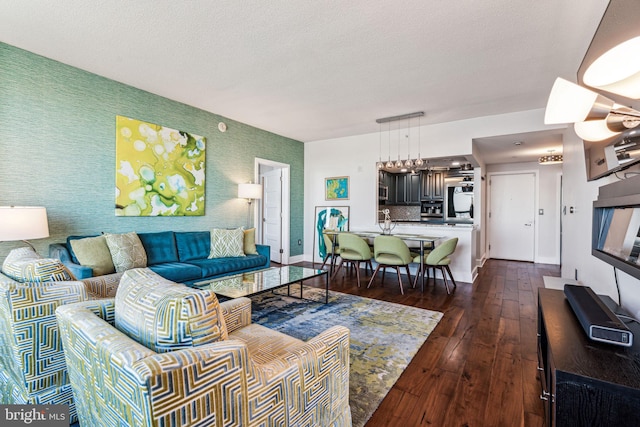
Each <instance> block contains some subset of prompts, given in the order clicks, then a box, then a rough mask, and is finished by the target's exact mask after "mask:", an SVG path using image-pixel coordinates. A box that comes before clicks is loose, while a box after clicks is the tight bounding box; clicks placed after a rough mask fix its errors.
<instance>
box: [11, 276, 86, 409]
mask: <svg viewBox="0 0 640 427" xmlns="http://www.w3.org/2000/svg"><path fill="white" fill-rule="evenodd" d="M87 299H88V296H87V292H86V290H85V286H84V284H83V283H82V282H42V283H18V282H15V281H13V280H11V279H9V278H7V277H6V276H4V275H2V274H0V329H1V331H0V403H3V404H26V403H28V404H36V405H47V404H66V405H69V415H70V418H71V420H70V421H74V420H75V419H76V416H75V408H74V405H73V394H72V392H71V386H70V385H69V380H68V376H67V370H66V366H65V363H64V354H63V353H62V346H61V342H60V339H59V338H58V326H57V323H56V316H55V309H56V308H57V307H58V306H60V305H63V304H69V303H73V302H78V301H84V300H87Z"/></svg>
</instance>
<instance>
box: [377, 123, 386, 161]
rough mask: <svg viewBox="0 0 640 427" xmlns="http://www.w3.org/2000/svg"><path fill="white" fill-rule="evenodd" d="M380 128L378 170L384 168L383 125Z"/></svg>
mask: <svg viewBox="0 0 640 427" xmlns="http://www.w3.org/2000/svg"><path fill="white" fill-rule="evenodd" d="M379 125H380V126H379V127H378V163H377V164H376V166H377V167H378V170H380V169H382V168H383V167H384V163H383V162H382V123H379Z"/></svg>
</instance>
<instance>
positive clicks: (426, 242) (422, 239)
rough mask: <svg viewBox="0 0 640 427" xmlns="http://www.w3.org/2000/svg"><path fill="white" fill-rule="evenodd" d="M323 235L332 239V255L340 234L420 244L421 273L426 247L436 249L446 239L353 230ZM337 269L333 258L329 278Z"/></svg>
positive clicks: (421, 287) (422, 283) (442, 237)
mask: <svg viewBox="0 0 640 427" xmlns="http://www.w3.org/2000/svg"><path fill="white" fill-rule="evenodd" d="M323 233H324V234H326V235H327V236H329V238H330V239H331V249H332V252H331V253H335V250H336V241H337V239H338V234H340V233H351V234H355V235H357V236H360V237H362V238H363V239H367V240H369V239H375V238H376V237H377V236H395V237H398V238H399V239H402V240H404V241H409V242H419V249H420V271H422V272H424V268H425V265H424V249H425V245H429V246H430V247H431V248H434V247H435V244H436V242H437V241H438V240H442V239H446V238H447V237H445V236H427V235H424V234H417V233H391V234H384V233H381V232H380V231H369V230H352V231H340V230H328V229H326V230H323ZM334 268H335V258H334V257H331V263H330V264H329V277H331V278H333V272H334ZM420 290H421V292H424V274H422V278H421V281H420Z"/></svg>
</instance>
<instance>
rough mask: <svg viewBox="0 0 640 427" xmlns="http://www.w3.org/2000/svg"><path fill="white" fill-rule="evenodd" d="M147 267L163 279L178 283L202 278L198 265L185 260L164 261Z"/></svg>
mask: <svg viewBox="0 0 640 427" xmlns="http://www.w3.org/2000/svg"><path fill="white" fill-rule="evenodd" d="M149 269H150V270H151V271H153V272H154V273H158V274H159V275H161V276H162V277H164V278H165V279H168V280H171V281H174V282H178V283H183V282H187V281H191V280H196V279H200V278H202V269H201V268H200V267H198V266H197V265H193V264H187V263H185V262H166V263H164V264H156V265H150V266H149Z"/></svg>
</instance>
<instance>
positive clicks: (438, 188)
mask: <svg viewBox="0 0 640 427" xmlns="http://www.w3.org/2000/svg"><path fill="white" fill-rule="evenodd" d="M433 199H444V174H443V173H442V172H434V171H429V172H427V171H425V172H422V200H433Z"/></svg>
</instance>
